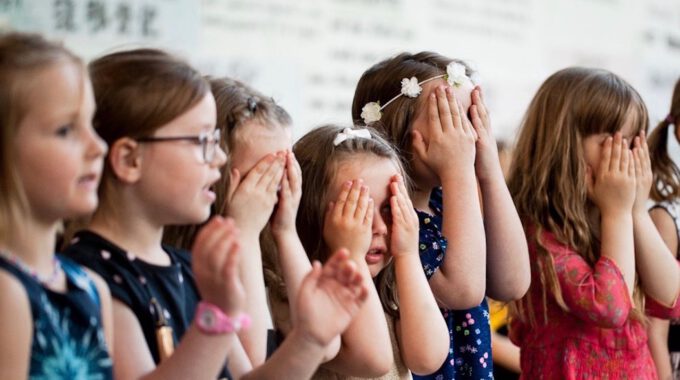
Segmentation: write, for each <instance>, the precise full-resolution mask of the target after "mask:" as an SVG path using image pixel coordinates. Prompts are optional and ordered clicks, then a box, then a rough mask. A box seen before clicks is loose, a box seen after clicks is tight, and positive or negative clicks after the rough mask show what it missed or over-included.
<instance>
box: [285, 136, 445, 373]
mask: <svg viewBox="0 0 680 380" xmlns="http://www.w3.org/2000/svg"><path fill="white" fill-rule="evenodd" d="M293 151H294V152H295V155H296V157H297V158H298V160H299V162H300V166H301V168H302V178H303V181H302V192H303V194H306V196H305V197H303V199H302V204H301V208H300V213H299V214H298V218H297V227H298V231H300V238H301V240H302V243H303V245H304V247H305V249H306V251H307V253H308V255H309V256H310V258H311V259H313V260H320V261H322V262H323V261H325V260H326V259H327V257H328V254H329V253H330V252H333V251H334V250H335V249H337V248H338V247H347V248H348V249H349V251H350V253H351V254H352V256H353V258H354V260H355V261H356V262H357V263H358V265H359V266H363V267H364V268H366V270H367V271H368V272H369V273H370V275H371V277H373V278H374V281H375V282H376V286H377V287H378V293H379V294H380V300H381V302H382V305H383V309H384V313H385V317H387V321H388V325H389V332H390V336H391V341H392V350H393V354H394V365H393V366H392V368H391V369H390V372H388V373H387V374H386V375H385V376H384V377H382V378H385V379H388V378H389V379H394V378H400V379H403V378H408V377H409V373H408V372H409V371H408V370H411V371H413V372H415V373H419V374H427V373H431V372H433V371H435V370H436V369H437V368H439V367H440V366H441V363H442V362H443V361H444V359H445V358H446V354H447V351H448V336H447V333H446V325H445V323H444V321H443V320H442V318H441V315H440V313H439V310H438V309H437V304H436V302H435V300H434V297H433V295H432V292H431V291H430V289H429V287H428V285H427V281H426V278H425V276H424V275H423V273H422V271H421V270H420V269H419V265H418V262H419V261H418V248H417V242H418V222H417V216H416V214H415V212H414V210H413V207H412V205H411V202H410V200H409V197H408V193H407V191H406V185H405V184H404V173H403V170H402V167H401V162H400V160H399V158H398V156H397V155H396V153H395V151H394V150H393V149H392V148H391V146H390V145H389V144H388V143H387V142H386V141H385V140H383V139H382V138H381V137H380V136H379V135H378V133H377V132H376V131H375V130H372V129H353V128H344V129H343V128H340V127H336V126H325V127H320V128H317V129H314V130H312V131H311V132H309V133H307V134H306V135H305V136H304V137H302V138H301V139H300V140H299V141H298V142H297V143H296V144H295V146H294V148H293ZM385 317H382V316H381V319H382V321H378V320H374V321H373V325H374V326H378V325H379V323H384V320H385ZM423 342H427V343H428V344H427V345H423ZM383 355H385V353H384V352H383ZM357 360H362V359H361V358H358V359H357ZM330 369H331V370H332V371H331V370H322V371H320V372H319V373H317V376H316V378H349V377H348V376H347V375H348V373H346V372H343V371H342V369H340V370H338V369H335V368H333V367H331V368H330Z"/></svg>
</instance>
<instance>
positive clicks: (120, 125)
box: [89, 49, 209, 203]
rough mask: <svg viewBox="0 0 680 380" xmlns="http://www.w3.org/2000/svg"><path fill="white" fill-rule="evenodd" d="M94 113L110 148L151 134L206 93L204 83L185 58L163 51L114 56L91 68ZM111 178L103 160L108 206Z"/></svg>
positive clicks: (102, 196)
mask: <svg viewBox="0 0 680 380" xmlns="http://www.w3.org/2000/svg"><path fill="white" fill-rule="evenodd" d="M89 69H90V76H91V77H92V85H93V88H94V96H95V101H96V103H97V111H96V112H95V115H94V121H93V125H94V128H95V130H96V131H97V133H99V135H100V136H101V137H102V139H104V141H106V143H107V144H109V146H111V145H113V143H114V142H115V141H116V140H118V139H120V138H123V137H130V138H133V139H137V138H141V137H146V136H149V135H152V134H153V133H154V132H155V131H156V130H157V129H158V128H160V127H162V126H163V125H165V124H167V123H169V122H171V121H172V120H174V119H175V118H177V117H178V116H180V115H182V114H183V113H185V112H186V111H188V110H189V109H191V108H192V107H193V106H195V105H196V104H198V103H199V102H200V101H201V100H202V99H203V97H205V95H206V94H207V93H208V90H209V87H208V83H207V81H206V80H205V79H204V78H203V77H202V76H201V75H200V74H199V72H198V71H196V70H195V69H193V68H192V67H191V66H189V65H188V64H187V63H186V62H184V61H183V60H180V59H178V58H176V57H174V56H172V55H170V54H168V53H166V52H164V51H161V50H155V49H137V50H129V51H122V52H117V53H112V54H108V55H105V56H103V57H101V58H98V59H96V60H94V61H92V63H90V65H89ZM113 179H114V175H113V173H112V171H111V167H110V165H109V164H108V160H106V164H105V165H104V174H103V175H102V183H101V185H100V187H99V193H100V194H99V196H100V199H101V202H102V203H105V202H106V193H107V189H108V187H109V186H110V184H111V181H112V180H113Z"/></svg>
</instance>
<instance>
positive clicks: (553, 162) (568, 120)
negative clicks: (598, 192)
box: [508, 67, 649, 324]
mask: <svg viewBox="0 0 680 380" xmlns="http://www.w3.org/2000/svg"><path fill="white" fill-rule="evenodd" d="M631 109H633V110H634V112H635V116H636V118H637V120H636V124H635V125H636V126H637V128H636V132H637V133H639V132H640V131H641V130H645V131H646V130H647V128H648V124H649V122H648V119H647V108H646V107H645V104H644V102H643V101H642V98H641V97H640V95H639V94H638V93H637V91H635V89H633V87H632V86H630V85H629V84H628V83H627V82H626V81H624V80H623V79H621V78H619V77H618V76H616V75H614V74H613V73H611V72H608V71H606V70H600V69H589V68H580V67H572V68H567V69H563V70H560V71H558V72H556V73H555V74H553V75H551V76H550V77H549V78H548V79H547V80H546V81H545V82H544V83H543V84H542V85H541V87H540V88H539V89H538V92H537V93H536V95H535V96H534V98H533V100H532V101H531V104H530V105H529V109H528V110H527V112H526V115H525V116H524V120H523V122H522V125H521V128H520V131H519V135H518V139H517V144H516V146H515V154H514V156H513V160H512V167H511V170H510V178H509V182H508V187H509V189H510V192H511V194H512V197H513V199H514V201H515V205H516V207H517V211H518V213H519V215H520V218H521V219H522V224H523V225H524V228H525V231H526V232H527V238H528V239H529V242H530V245H531V243H534V246H535V248H536V256H537V257H536V259H537V260H536V261H535V262H532V271H537V272H538V273H539V277H540V284H537V283H535V282H534V283H532V284H531V287H532V288H534V287H536V286H539V287H541V291H542V298H543V314H544V320H546V319H547V314H546V307H545V306H546V302H547V294H548V293H547V292H549V293H550V294H551V295H552V296H553V297H554V298H555V300H556V302H557V304H558V305H559V306H560V307H561V308H562V309H563V310H566V311H568V308H567V306H566V304H565V302H564V299H563V297H562V292H561V290H560V286H559V283H558V280H557V276H556V273H555V267H554V263H553V261H552V258H551V256H550V254H549V252H548V250H547V248H546V244H545V242H544V241H542V239H541V237H542V235H543V232H545V231H547V232H550V233H552V234H554V236H555V238H556V239H557V241H559V242H560V243H562V244H565V245H567V246H569V247H571V248H573V249H574V250H575V251H576V252H578V253H579V254H580V255H581V256H582V257H583V258H584V259H585V260H586V261H587V262H588V263H590V264H591V265H594V264H595V262H596V261H597V260H598V259H599V258H600V240H599V236H598V234H596V232H595V231H597V230H598V226H597V225H595V224H594V222H593V221H592V220H590V218H589V217H588V209H589V206H592V204H591V203H589V200H588V197H587V189H586V182H585V178H586V163H585V160H584V153H583V149H582V141H583V139H585V138H586V137H588V136H591V135H594V134H599V133H611V134H613V133H615V132H617V131H619V130H620V129H621V127H622V126H623V124H624V121H625V120H626V117H627V116H628V115H629V112H630V110H631ZM530 293H531V290H530V291H529V292H527V294H526V295H525V296H524V298H522V299H520V300H518V301H515V302H513V303H512V304H511V315H512V316H513V317H516V318H520V319H522V320H526V316H527V315H528V316H529V322H530V323H531V324H535V322H536V321H535V318H534V306H533V305H531V302H529V295H530ZM638 310H639V309H638Z"/></svg>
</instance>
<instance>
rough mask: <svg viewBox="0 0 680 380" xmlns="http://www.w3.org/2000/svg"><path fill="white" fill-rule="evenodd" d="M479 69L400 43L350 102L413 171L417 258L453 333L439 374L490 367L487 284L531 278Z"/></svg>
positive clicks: (510, 295) (501, 294) (504, 290)
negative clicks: (476, 79) (401, 49)
mask: <svg viewBox="0 0 680 380" xmlns="http://www.w3.org/2000/svg"><path fill="white" fill-rule="evenodd" d="M472 76H473V71H472V70H471V69H470V67H469V66H467V65H466V64H465V63H464V62H462V61H459V60H452V59H450V58H446V57H443V56H441V55H439V54H436V53H430V52H421V53H418V54H407V53H403V54H400V55H397V56H395V57H393V58H389V59H386V60H384V61H382V62H380V63H377V64H376V65H374V66H373V67H371V68H370V69H368V70H367V71H366V72H364V74H363V75H362V77H361V78H360V79H359V83H358V84H357V88H356V91H355V93H354V101H353V104H352V116H353V117H354V119H355V120H356V119H359V118H360V117H361V118H363V120H364V122H365V123H367V124H369V125H371V126H374V127H375V128H378V129H379V130H380V131H382V132H383V133H384V134H385V135H386V136H387V138H388V140H389V141H390V142H391V143H392V144H394V145H395V146H396V148H397V150H398V151H399V152H401V153H402V155H401V160H402V163H403V165H404V167H405V168H406V170H407V172H408V174H409V176H410V177H412V178H413V181H414V190H413V191H412V193H411V196H412V198H413V204H414V206H415V208H416V210H417V212H418V217H419V220H420V260H421V263H422V267H423V270H424V271H425V274H426V276H427V278H428V279H429V283H430V287H431V288H432V291H433V293H434V295H435V298H436V299H437V301H438V303H439V305H440V307H441V312H442V313H443V315H444V318H445V319H446V322H447V324H448V327H449V333H450V337H449V338H450V351H449V356H448V357H447V359H446V361H445V362H444V363H443V364H442V366H441V368H440V369H439V370H437V371H436V372H435V373H432V374H431V375H429V376H427V377H426V378H432V379H435V378H437V379H438V378H445V379H452V378H454V377H455V378H474V379H477V378H487V377H490V376H492V359H491V343H490V328H489V310H488V304H487V302H486V299H485V294H488V295H489V296H490V297H492V298H494V299H497V300H500V301H509V300H512V299H516V298H519V297H521V296H522V295H523V294H524V293H525V291H526V289H527V287H528V286H529V262H528V255H527V246H526V240H525V238H524V233H523V231H522V226H521V223H520V221H519V218H518V216H517V212H516V211H515V208H514V206H513V204H512V199H511V197H510V194H509V192H508V189H507V187H506V185H505V180H504V177H503V172H502V170H501V166H500V162H499V160H498V151H497V148H496V143H495V141H494V137H493V134H492V133H491V129H490V123H489V117H488V114H487V111H486V106H485V104H484V102H483V99H482V93H481V89H480V88H479V87H478V86H475V85H474V83H473V81H472V80H471V77H472ZM401 78H404V79H401ZM400 80H401V83H400ZM400 84H401V86H400ZM400 87H401V92H400V90H399V88H400ZM468 115H470V119H471V120H472V121H470V119H469V118H468ZM478 186H479V191H478ZM480 196H481V199H483V203H484V207H483V210H482V209H481V208H480V203H481V200H480ZM485 231H486V232H485ZM485 290H486V292H485Z"/></svg>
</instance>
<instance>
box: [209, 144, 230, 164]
mask: <svg viewBox="0 0 680 380" xmlns="http://www.w3.org/2000/svg"><path fill="white" fill-rule="evenodd" d="M226 163H227V154H226V153H225V152H224V150H223V149H222V147H221V146H220V144H217V145H216V146H215V157H213V160H212V162H210V166H211V167H213V168H221V167H222V166H224V164H226Z"/></svg>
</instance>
